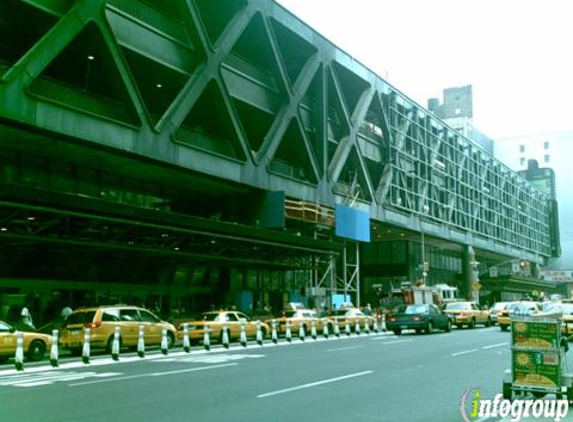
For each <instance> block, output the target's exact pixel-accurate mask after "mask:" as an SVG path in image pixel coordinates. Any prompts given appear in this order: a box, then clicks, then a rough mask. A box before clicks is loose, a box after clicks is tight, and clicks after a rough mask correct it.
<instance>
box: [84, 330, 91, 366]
mask: <svg viewBox="0 0 573 422" xmlns="http://www.w3.org/2000/svg"><path fill="white" fill-rule="evenodd" d="M91 341H92V330H91V328H84V344H83V346H82V362H83V363H85V364H86V365H87V364H88V363H90V354H91V348H90V342H91Z"/></svg>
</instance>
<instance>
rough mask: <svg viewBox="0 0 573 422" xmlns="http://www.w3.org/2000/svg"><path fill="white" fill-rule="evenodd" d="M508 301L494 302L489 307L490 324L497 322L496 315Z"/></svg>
mask: <svg viewBox="0 0 573 422" xmlns="http://www.w3.org/2000/svg"><path fill="white" fill-rule="evenodd" d="M508 303H509V302H496V303H494V304H493V306H492V307H491V308H489V314H490V317H491V323H492V325H495V324H497V317H498V315H499V314H500V313H501V311H503V310H504V309H505V307H506V306H507V304H508Z"/></svg>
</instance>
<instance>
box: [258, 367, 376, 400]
mask: <svg viewBox="0 0 573 422" xmlns="http://www.w3.org/2000/svg"><path fill="white" fill-rule="evenodd" d="M373 372H374V371H363V372H357V373H355V374H349V375H343V376H341V377H336V378H329V379H326V380H322V381H316V382H311V383H308V384H302V385H298V386H296V387H291V388H285V389H284V390H276V391H271V392H269V393H264V394H259V395H258V396H257V398H259V399H261V398H263V397H270V396H276V395H278V394H284V393H290V392H291V391H297V390H302V389H305V388H311V387H316V386H318V385H324V384H330V383H332V382H338V381H344V380H347V379H350V378H356V377H362V376H364V375H369V374H371V373H373Z"/></svg>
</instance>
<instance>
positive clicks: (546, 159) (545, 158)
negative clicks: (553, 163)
mask: <svg viewBox="0 0 573 422" xmlns="http://www.w3.org/2000/svg"><path fill="white" fill-rule="evenodd" d="M543 161H545V162H546V163H548V162H549V154H545V156H544V157H543Z"/></svg>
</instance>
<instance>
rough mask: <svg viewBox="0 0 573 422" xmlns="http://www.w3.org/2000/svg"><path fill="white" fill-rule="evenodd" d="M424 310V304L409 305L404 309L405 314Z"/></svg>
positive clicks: (418, 312)
mask: <svg viewBox="0 0 573 422" xmlns="http://www.w3.org/2000/svg"><path fill="white" fill-rule="evenodd" d="M425 312H426V305H409V306H407V307H406V309H405V310H404V313H405V314H423V313H425Z"/></svg>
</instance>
